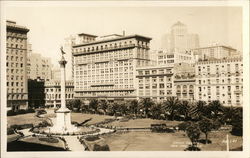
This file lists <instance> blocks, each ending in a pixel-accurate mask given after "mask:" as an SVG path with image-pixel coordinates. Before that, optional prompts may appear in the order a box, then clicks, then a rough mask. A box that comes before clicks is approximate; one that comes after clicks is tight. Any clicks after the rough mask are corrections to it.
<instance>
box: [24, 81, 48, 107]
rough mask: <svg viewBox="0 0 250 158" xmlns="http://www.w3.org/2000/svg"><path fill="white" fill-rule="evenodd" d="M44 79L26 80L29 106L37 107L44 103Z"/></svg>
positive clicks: (42, 105)
mask: <svg viewBox="0 0 250 158" xmlns="http://www.w3.org/2000/svg"><path fill="white" fill-rule="evenodd" d="M44 90H45V87H44V80H41V79H39V78H38V79H35V80H31V79H29V80H28V94H29V95H28V96H29V97H28V98H29V107H31V108H38V107H44V105H45V93H44Z"/></svg>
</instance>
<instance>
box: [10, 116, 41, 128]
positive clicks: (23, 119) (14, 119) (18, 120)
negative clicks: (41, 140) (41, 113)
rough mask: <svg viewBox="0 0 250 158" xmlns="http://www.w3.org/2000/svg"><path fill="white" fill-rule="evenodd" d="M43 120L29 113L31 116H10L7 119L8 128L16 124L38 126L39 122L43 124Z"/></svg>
mask: <svg viewBox="0 0 250 158" xmlns="http://www.w3.org/2000/svg"><path fill="white" fill-rule="evenodd" d="M43 120H44V119H43V118H38V117H36V116H35V113H29V114H21V115H16V116H8V117H7V124H8V127H9V126H11V125H14V124H17V125H21V124H30V123H32V124H38V123H39V122H42V121H43Z"/></svg>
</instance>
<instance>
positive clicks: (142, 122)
mask: <svg viewBox="0 0 250 158" xmlns="http://www.w3.org/2000/svg"><path fill="white" fill-rule="evenodd" d="M163 123H165V124H166V125H167V126H177V125H178V124H180V123H181V122H180V121H166V120H153V119H135V120H128V121H126V122H123V121H114V122H111V123H109V124H107V125H108V126H115V127H125V128H147V127H150V126H151V124H163Z"/></svg>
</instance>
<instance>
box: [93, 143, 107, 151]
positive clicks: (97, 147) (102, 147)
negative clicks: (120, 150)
mask: <svg viewBox="0 0 250 158" xmlns="http://www.w3.org/2000/svg"><path fill="white" fill-rule="evenodd" d="M93 151H110V149H109V146H108V145H107V144H105V145H98V144H95V145H94V148H93Z"/></svg>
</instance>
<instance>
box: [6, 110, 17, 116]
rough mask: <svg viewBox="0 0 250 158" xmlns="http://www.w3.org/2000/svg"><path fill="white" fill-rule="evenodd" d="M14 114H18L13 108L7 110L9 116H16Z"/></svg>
mask: <svg viewBox="0 0 250 158" xmlns="http://www.w3.org/2000/svg"><path fill="white" fill-rule="evenodd" d="M14 115H16V112H15V111H13V110H8V111H7V116H14Z"/></svg>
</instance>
